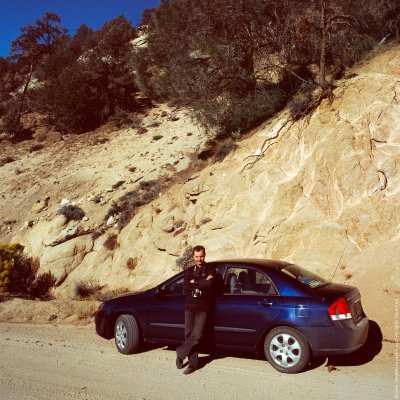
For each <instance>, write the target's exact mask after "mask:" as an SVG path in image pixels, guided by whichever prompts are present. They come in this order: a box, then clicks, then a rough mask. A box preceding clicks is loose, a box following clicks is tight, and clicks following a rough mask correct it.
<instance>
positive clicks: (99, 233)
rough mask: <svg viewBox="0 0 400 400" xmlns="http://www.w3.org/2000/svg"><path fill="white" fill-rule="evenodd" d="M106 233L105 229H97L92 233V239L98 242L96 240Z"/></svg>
mask: <svg viewBox="0 0 400 400" xmlns="http://www.w3.org/2000/svg"><path fill="white" fill-rule="evenodd" d="M104 233H105V229H104V228H98V229H95V230H94V231H93V232H92V239H93V240H96V239H98V238H99V237H100V236H102V235H103V234H104Z"/></svg>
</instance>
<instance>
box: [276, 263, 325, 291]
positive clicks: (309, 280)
mask: <svg viewBox="0 0 400 400" xmlns="http://www.w3.org/2000/svg"><path fill="white" fill-rule="evenodd" d="M281 271H282V272H284V273H285V274H287V275H289V276H291V277H292V278H295V279H297V280H298V281H300V282H301V283H302V284H303V285H307V286H308V287H310V288H317V287H320V286H322V285H325V284H326V283H328V281H327V280H326V279H324V278H321V277H320V276H318V275H316V274H314V273H313V272H310V271H307V270H306V269H305V268H302V267H299V266H298V265H296V264H287V265H285V266H283V267H282V269H281Z"/></svg>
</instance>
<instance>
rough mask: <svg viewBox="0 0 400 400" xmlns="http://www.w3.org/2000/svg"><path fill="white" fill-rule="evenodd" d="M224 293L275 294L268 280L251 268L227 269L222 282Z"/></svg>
mask: <svg viewBox="0 0 400 400" xmlns="http://www.w3.org/2000/svg"><path fill="white" fill-rule="evenodd" d="M224 287H225V293H229V294H238V295H257V296H260V295H266V296H269V295H274V294H277V292H276V290H275V288H274V286H273V285H272V283H271V281H270V279H269V278H268V276H267V275H265V274H264V273H262V272H260V271H257V270H254V269H252V268H239V267H228V269H227V271H226V275H225V281H224Z"/></svg>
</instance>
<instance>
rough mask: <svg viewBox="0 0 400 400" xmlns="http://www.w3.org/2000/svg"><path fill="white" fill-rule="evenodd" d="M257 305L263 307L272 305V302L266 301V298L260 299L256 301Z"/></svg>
mask: <svg viewBox="0 0 400 400" xmlns="http://www.w3.org/2000/svg"><path fill="white" fill-rule="evenodd" d="M258 305H259V306H264V307H271V306H273V305H274V303H273V302H272V301H266V300H262V301H259V302H258Z"/></svg>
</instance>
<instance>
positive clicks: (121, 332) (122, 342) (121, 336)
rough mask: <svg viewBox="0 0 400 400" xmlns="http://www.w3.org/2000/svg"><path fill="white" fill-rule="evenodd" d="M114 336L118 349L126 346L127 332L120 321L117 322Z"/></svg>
mask: <svg viewBox="0 0 400 400" xmlns="http://www.w3.org/2000/svg"><path fill="white" fill-rule="evenodd" d="M115 338H116V340H117V345H118V347H119V348H120V349H123V348H125V347H126V341H127V332H126V327H125V324H124V323H123V322H121V321H120V322H118V323H117V327H116V332H115Z"/></svg>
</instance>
